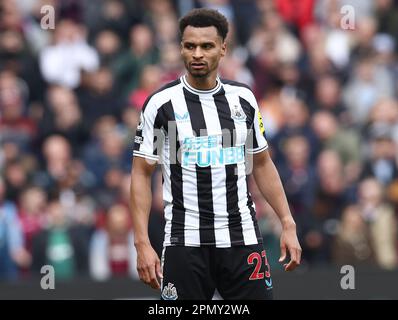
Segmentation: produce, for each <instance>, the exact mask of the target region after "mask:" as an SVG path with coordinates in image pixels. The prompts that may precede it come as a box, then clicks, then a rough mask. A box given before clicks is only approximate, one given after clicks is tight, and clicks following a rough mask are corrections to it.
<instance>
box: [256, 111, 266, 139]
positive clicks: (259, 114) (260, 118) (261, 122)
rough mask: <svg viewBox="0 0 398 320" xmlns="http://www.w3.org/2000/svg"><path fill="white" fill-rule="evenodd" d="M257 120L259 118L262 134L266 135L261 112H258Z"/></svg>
mask: <svg viewBox="0 0 398 320" xmlns="http://www.w3.org/2000/svg"><path fill="white" fill-rule="evenodd" d="M257 118H258V125H259V127H260V132H261V134H264V132H265V128H264V123H263V118H262V117H261V113H260V110H259V111H257Z"/></svg>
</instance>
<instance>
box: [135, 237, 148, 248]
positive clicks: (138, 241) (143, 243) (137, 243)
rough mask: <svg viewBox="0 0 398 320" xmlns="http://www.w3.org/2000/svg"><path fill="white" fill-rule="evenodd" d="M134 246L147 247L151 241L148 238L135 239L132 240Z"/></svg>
mask: <svg viewBox="0 0 398 320" xmlns="http://www.w3.org/2000/svg"><path fill="white" fill-rule="evenodd" d="M134 246H135V247H136V248H137V249H138V248H142V247H147V246H151V242H150V241H149V239H148V238H143V239H135V240H134Z"/></svg>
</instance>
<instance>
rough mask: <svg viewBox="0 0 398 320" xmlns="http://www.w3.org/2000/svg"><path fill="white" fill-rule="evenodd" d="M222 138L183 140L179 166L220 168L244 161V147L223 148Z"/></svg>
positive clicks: (210, 137) (190, 138) (209, 137)
mask: <svg viewBox="0 0 398 320" xmlns="http://www.w3.org/2000/svg"><path fill="white" fill-rule="evenodd" d="M221 141H222V136H219V135H212V136H201V137H189V138H185V139H184V141H183V143H182V153H181V164H182V166H183V167H190V166H193V165H198V166H199V167H208V166H212V167H221V166H224V165H227V164H237V163H243V162H244V161H245V150H244V146H243V145H241V146H235V147H229V148H223V147H222V144H221Z"/></svg>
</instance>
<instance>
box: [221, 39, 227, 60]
mask: <svg viewBox="0 0 398 320" xmlns="http://www.w3.org/2000/svg"><path fill="white" fill-rule="evenodd" d="M226 53H227V42H226V41H225V40H223V41H222V43H221V57H224V56H225V55H226Z"/></svg>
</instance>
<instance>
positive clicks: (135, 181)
mask: <svg viewBox="0 0 398 320" xmlns="http://www.w3.org/2000/svg"><path fill="white" fill-rule="evenodd" d="M155 168H156V162H155V161H153V160H148V159H146V158H142V157H134V160H133V168H132V171H131V190H130V206H131V212H132V220H133V230H134V245H135V247H136V250H137V271H138V274H139V277H140V279H141V280H142V281H143V282H145V283H146V284H148V285H150V286H151V287H152V288H154V289H159V288H160V285H159V281H158V277H159V278H162V272H161V267H160V260H159V257H158V255H157V253H156V252H155V250H154V249H153V248H152V246H151V243H150V241H149V236H148V221H149V213H150V210H151V204H152V193H151V176H152V173H153V171H154V170H155Z"/></svg>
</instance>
